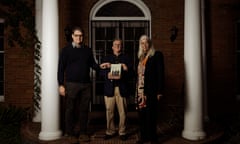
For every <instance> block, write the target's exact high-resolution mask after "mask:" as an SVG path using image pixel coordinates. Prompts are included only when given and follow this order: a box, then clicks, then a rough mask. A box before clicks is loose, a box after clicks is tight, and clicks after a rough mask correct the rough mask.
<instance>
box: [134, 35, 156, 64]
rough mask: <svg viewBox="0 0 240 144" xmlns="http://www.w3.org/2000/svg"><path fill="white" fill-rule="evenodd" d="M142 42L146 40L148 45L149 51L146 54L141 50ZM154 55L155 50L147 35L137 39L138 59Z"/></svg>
mask: <svg viewBox="0 0 240 144" xmlns="http://www.w3.org/2000/svg"><path fill="white" fill-rule="evenodd" d="M142 40H147V43H148V46H149V49H148V51H147V53H144V51H143V50H142V47H141V41H142ZM154 53H155V49H154V46H153V43H152V40H151V39H150V38H149V37H148V36H147V35H142V36H141V37H140V39H139V49H138V59H140V60H141V59H142V58H144V57H145V56H146V55H147V56H149V57H151V56H153V55H154Z"/></svg>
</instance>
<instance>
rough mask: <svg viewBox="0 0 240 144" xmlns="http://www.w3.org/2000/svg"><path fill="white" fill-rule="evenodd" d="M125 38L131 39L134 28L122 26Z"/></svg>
mask: <svg viewBox="0 0 240 144" xmlns="http://www.w3.org/2000/svg"><path fill="white" fill-rule="evenodd" d="M124 35H125V40H131V39H133V38H134V28H131V27H129V28H124Z"/></svg>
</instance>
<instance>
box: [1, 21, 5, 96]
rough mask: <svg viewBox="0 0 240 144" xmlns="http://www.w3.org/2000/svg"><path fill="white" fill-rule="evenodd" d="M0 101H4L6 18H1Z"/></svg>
mask: <svg viewBox="0 0 240 144" xmlns="http://www.w3.org/2000/svg"><path fill="white" fill-rule="evenodd" d="M0 101H4V20H3V19H0Z"/></svg>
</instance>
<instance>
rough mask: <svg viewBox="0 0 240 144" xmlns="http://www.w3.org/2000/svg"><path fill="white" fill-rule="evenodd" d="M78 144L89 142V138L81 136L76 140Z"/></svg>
mask: <svg viewBox="0 0 240 144" xmlns="http://www.w3.org/2000/svg"><path fill="white" fill-rule="evenodd" d="M78 140H79V142H89V141H90V138H89V136H88V135H86V134H81V135H80V136H79V138H78Z"/></svg>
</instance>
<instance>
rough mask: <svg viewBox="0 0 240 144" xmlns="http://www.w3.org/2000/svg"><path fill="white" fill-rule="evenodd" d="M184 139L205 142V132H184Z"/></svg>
mask: <svg viewBox="0 0 240 144" xmlns="http://www.w3.org/2000/svg"><path fill="white" fill-rule="evenodd" d="M182 137H183V138H185V139H188V140H196V141H197V140H203V139H204V138H205V137H206V133H205V132H204V131H190V130H183V132H182Z"/></svg>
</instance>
